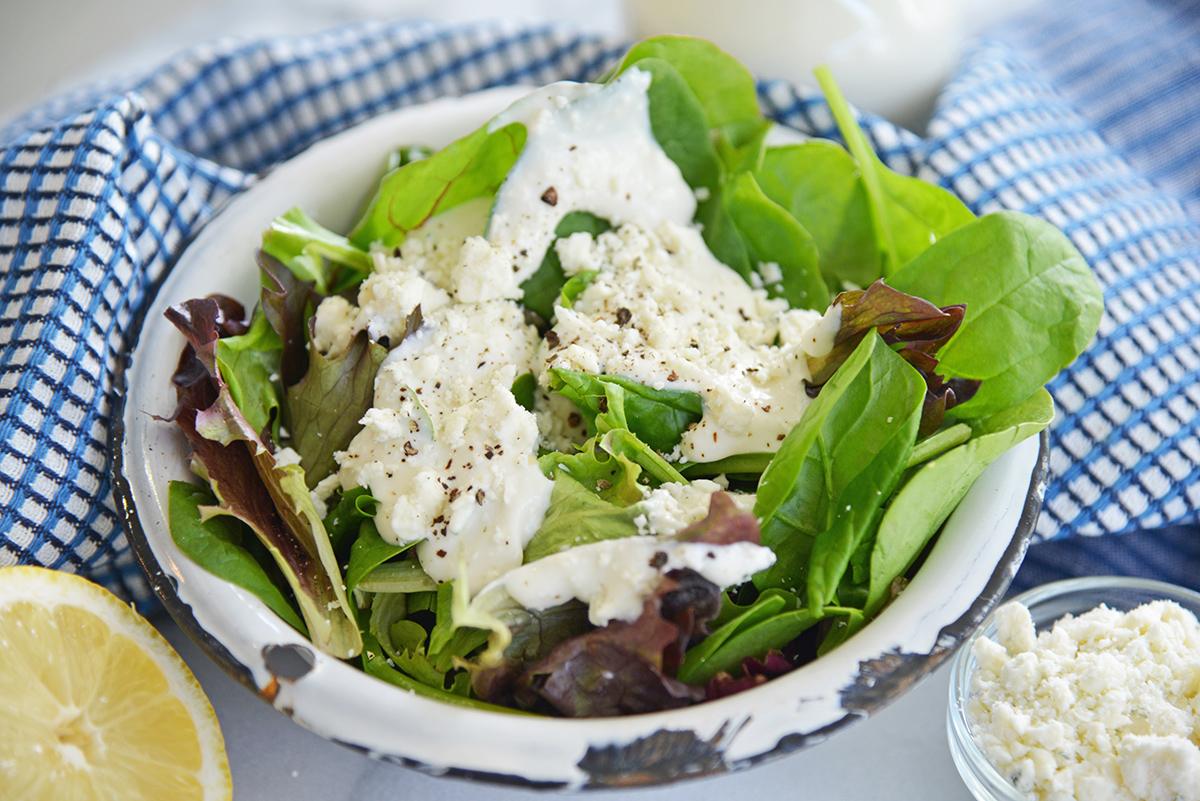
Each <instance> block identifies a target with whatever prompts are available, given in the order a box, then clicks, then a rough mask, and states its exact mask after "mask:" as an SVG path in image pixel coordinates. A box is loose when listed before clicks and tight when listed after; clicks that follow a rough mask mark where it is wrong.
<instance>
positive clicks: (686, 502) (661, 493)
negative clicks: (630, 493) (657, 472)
mask: <svg viewBox="0 0 1200 801" xmlns="http://www.w3.org/2000/svg"><path fill="white" fill-rule="evenodd" d="M727 487H728V482H718V481H709V480H708V479H703V478H698V479H696V480H695V481H692V482H691V483H688V484H679V483H676V482H668V483H666V484H663V485H661V486H659V487H655V488H654V489H650V488H649V487H646V488H645V489H644V490H643V498H642V500H641V502H640V503H639V504H638V509H640V510H641V514H640V515H639V516H638V517H637V518H635V519H634V523H635V524H636V525H637V526H638V531H639V532H640V533H642V534H652V535H657V536H671V535H673V534H676V533H678V532H680V531H682V530H683V529H685V528H687V527H688V526H690V525H694V524H695V523H699V522H700V521H701V520H703V519H704V518H705V517H706V516H707V515H708V507H709V504H710V503H711V502H712V495H713V493H714V492H721V491H724V490H726V489H727ZM729 497H730V498H732V499H733V502H734V504H736V505H737V507H738V508H739V509H740V510H741V511H743V512H749V511H752V510H753V508H754V497H755V496H754V495H753V494H752V493H744V492H731V493H729Z"/></svg>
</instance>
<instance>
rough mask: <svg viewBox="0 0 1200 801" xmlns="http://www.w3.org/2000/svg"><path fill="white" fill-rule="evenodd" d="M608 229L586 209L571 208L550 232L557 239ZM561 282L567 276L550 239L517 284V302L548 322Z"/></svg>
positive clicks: (606, 221) (598, 232)
mask: <svg viewBox="0 0 1200 801" xmlns="http://www.w3.org/2000/svg"><path fill="white" fill-rule="evenodd" d="M611 229H612V226H611V225H609V223H608V220H604V219H601V218H600V217H597V216H596V215H594V214H592V213H590V212H586V211H573V212H571V213H570V214H568V215H567V216H565V217H563V218H562V220H561V221H560V222H559V223H558V227H556V228H555V229H554V236H555V237H556V238H558V239H561V238H563V237H567V236H570V235H571V234H578V233H588V234H591V235H592V236H599V235H600V234H602V233H604V232H605V231H609V230H611ZM576 277H578V276H576ZM565 283H567V276H566V274H565V273H564V272H563V268H562V260H561V259H559V258H558V251H557V250H555V248H554V245H553V243H552V244H551V245H550V247H548V248H547V249H546V255H545V257H544V258H543V259H542V263H541V265H540V266H539V267H538V268H537V270H536V271H535V272H534V273H533V275H531V276H529V277H528V278H526V279H525V281H524V283H522V284H521V293H522V294H521V303H522V304H523V305H524V306H525V308H527V309H529V310H530V311H533V312H536V313H537V314H539V315H541V317H542V319H543V320H545V321H547V322H549V321H551V320H553V319H554V304H555V303H556V302H557V301H558V299H559V296H560V294H561V293H562V292H563V285H564V284H565Z"/></svg>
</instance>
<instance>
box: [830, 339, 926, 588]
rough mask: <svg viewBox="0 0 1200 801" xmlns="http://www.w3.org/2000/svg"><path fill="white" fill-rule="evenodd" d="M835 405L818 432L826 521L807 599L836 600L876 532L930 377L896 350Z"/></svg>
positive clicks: (878, 354) (871, 365) (879, 351)
mask: <svg viewBox="0 0 1200 801" xmlns="http://www.w3.org/2000/svg"><path fill="white" fill-rule="evenodd" d="M858 379H859V380H858V381H856V382H855V383H854V384H852V385H851V386H850V388H849V390H848V391H847V392H846V393H845V394H844V395H843V396H842V398H841V399H840V403H838V404H837V406H836V407H835V408H834V409H833V410H832V411H831V412H830V414H829V416H828V417H827V418H826V420H825V423H824V425H823V426H822V430H821V434H820V436H819V437H818V440H817V442H818V446H819V453H820V456H821V459H822V462H823V464H821V465H820V466H821V469H822V472H823V473H824V475H826V476H828V483H827V485H826V487H827V489H826V491H827V492H828V493H829V495H828V497H829V498H831V499H833V503H832V504H831V505H829V506H826V515H827V517H826V524H825V527H824V529H823V530H822V531H820V532H818V533H817V535H816V537H815V538H814V539H813V543H812V556H811V560H810V567H809V573H808V606H809V607H810V608H812V609H819V608H820V607H822V606H824V605H826V604H830V603H833V602H834V599H835V598H836V597H837V588H838V585H839V583H840V582H841V579H842V575H843V574H844V573H845V572H846V569H847V567H848V566H849V564H850V560H851V556H852V555H853V554H854V552H855V551H856V550H857V549H858V548H860V547H861V546H862V544H863V543H864V541H866V540H867V539H868V538H869V537H871V536H873V535H874V532H875V526H876V525H877V523H878V521H879V514H880V508H881V507H882V505H883V504H884V503H886V502H887V500H888V498H890V497H891V496H892V493H893V492H894V491H895V489H896V486H897V485H898V484H899V483H900V479H901V477H902V476H903V473H904V469H905V467H906V465H907V463H908V455H909V453H910V452H911V451H912V447H913V442H914V441H915V440H916V437H917V428H918V427H919V425H920V422H921V408H922V405H923V403H924V399H925V382H924V380H922V378H921V376H920V375H918V373H917V371H916V370H914V369H913V368H912V367H911V366H910V365H909V364H908V363H907V362H905V361H904V360H903V359H901V358H900V357H899V356H897V355H896V354H895V353H893V352H892V351H891V349H889V348H886V347H882V346H877V347H876V348H874V350H873V352H872V359H871V360H870V361H869V362H868V363H867V365H866V367H865V369H864V370H863V371H862V372H861V373H860V374H859V376H858Z"/></svg>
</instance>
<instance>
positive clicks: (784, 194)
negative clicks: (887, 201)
mask: <svg viewBox="0 0 1200 801" xmlns="http://www.w3.org/2000/svg"><path fill="white" fill-rule="evenodd" d="M754 178H755V180H756V181H757V182H758V185H759V186H760V187H761V188H762V191H763V194H765V195H766V196H767V197H769V198H770V199H771V200H773V201H775V202H776V203H778V204H779V205H780V206H782V207H783V208H785V209H786V210H787V211H788V213H789V214H791V215H792V216H793V217H795V218H796V221H797V222H798V223H800V225H802V226H803V227H804V229H805V230H806V231H808V233H809V234H810V235H811V236H812V239H813V241H814V242H815V243H816V247H817V253H818V256H819V259H818V261H819V267H820V272H821V275H822V276H823V277H824V278H825V282H826V284H827V285H828V287H829V289H830V291H831V292H840V291H841V290H843V289H851V288H854V287H865V286H868V285H869V284H871V283H872V282H874V281H875V280H877V279H879V278H882V277H883V263H882V253H881V251H880V248H879V245H878V243H877V242H876V240H875V230H874V226H873V224H872V218H871V208H870V204H869V202H868V199H867V189H866V186H865V185H864V184H863V182H862V179H861V177H860V175H859V169H858V165H857V164H856V163H855V161H854V159H853V158H852V157H851V155H850V154H849V153H848V152H846V150H845V148H843V147H841V146H839V145H837V144H835V143H833V142H827V141H824V140H813V141H811V142H805V143H804V144H798V145H785V146H782V147H772V148H769V149H768V150H767V152H766V154H765V155H764V157H763V161H762V166H761V167H759V168H758V169H757V170H756V171H755V172H754Z"/></svg>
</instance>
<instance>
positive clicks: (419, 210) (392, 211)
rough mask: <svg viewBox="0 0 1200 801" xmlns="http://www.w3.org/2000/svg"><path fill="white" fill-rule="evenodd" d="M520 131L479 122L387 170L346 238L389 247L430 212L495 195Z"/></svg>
mask: <svg viewBox="0 0 1200 801" xmlns="http://www.w3.org/2000/svg"><path fill="white" fill-rule="evenodd" d="M525 135H526V132H525V126H524V125H522V124H520V123H511V124H509V125H505V126H504V127H503V128H499V129H497V130H495V131H491V132H489V131H488V127H487V126H486V125H485V126H483V127H482V128H479V129H478V130H476V131H474V132H473V133H471V134H468V135H467V136H464V137H463V138H462V139H459V140H457V141H455V142H452V143H451V144H449V145H447V146H446V147H444V148H443V149H441V150H439V151H438V152H437V153H434V154H433V155H431V156H429V157H428V158H424V159H420V160H418V161H412V162H409V163H408V164H405V165H403V166H402V167H399V168H398V169H396V170H393V171H392V172H390V173H388V174H387V175H385V176H384V177H383V180H382V181H381V182H380V184H379V189H378V191H377V192H376V193H375V197H374V198H372V200H371V202H370V204H369V205H368V207H367V210H366V212H365V213H364V214H363V217H362V219H360V220H359V221H358V223H357V224H356V225H355V226H354V230H352V231H351V232H350V237H349V239H350V242H351V243H353V244H354V245H355V246H357V247H359V248H362V249H364V250H365V249H367V248H369V247H370V246H371V245H372V244H373V243H376V242H379V243H381V244H382V245H384V246H385V247H394V246H396V245H399V244H400V243H401V242H403V241H404V238H405V237H406V236H408V232H409V231H412V230H413V229H414V228H418V227H420V226H421V224H422V223H424V222H425V221H426V220H428V219H429V218H430V217H433V216H435V215H436V214H439V213H441V212H443V211H447V210H449V209H452V208H454V207H455V206H457V205H459V204H460V203H464V202H466V201H468V200H474V199H475V198H478V197H491V196H493V195H495V194H496V191H497V190H498V189H499V188H500V184H502V183H503V182H504V178H505V176H507V175H508V171H509V169H511V168H512V166H513V164H514V163H515V162H516V160H517V156H518V155H520V153H521V150H522V149H523V148H524V147H525Z"/></svg>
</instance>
